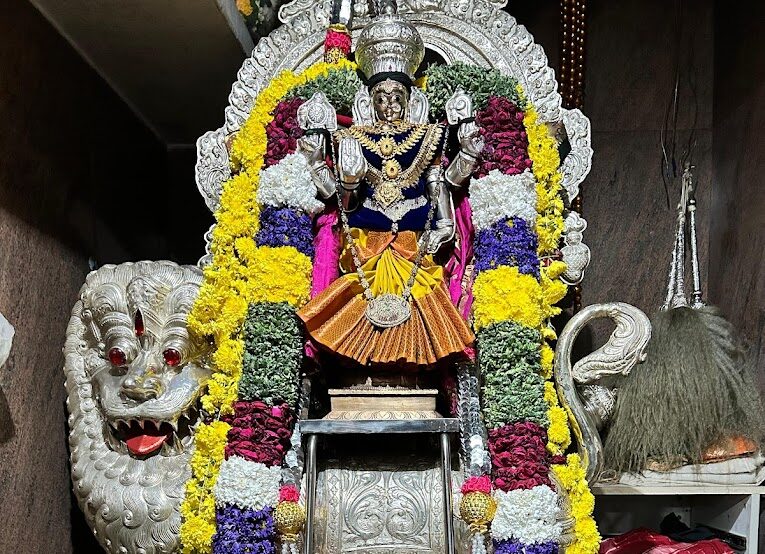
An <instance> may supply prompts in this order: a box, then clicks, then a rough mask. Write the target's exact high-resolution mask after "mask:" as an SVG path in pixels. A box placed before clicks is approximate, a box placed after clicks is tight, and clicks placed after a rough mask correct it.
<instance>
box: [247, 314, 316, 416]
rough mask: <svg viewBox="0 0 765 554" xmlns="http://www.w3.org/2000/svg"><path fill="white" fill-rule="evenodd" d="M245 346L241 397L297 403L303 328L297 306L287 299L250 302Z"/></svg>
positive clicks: (274, 402) (267, 401)
mask: <svg viewBox="0 0 765 554" xmlns="http://www.w3.org/2000/svg"><path fill="white" fill-rule="evenodd" d="M244 348H245V352H244V363H243V369H242V377H241V379H240V380H239V398H240V399H242V400H262V401H263V402H266V403H268V404H272V405H273V404H279V403H281V402H286V403H287V404H289V405H290V406H294V405H296V404H297V389H298V387H297V378H298V374H299V371H300V366H301V363H302V359H303V332H302V328H301V326H300V324H299V322H298V319H297V316H296V315H295V308H294V307H292V306H291V305H290V304H288V303H287V302H279V303H270V302H265V303H255V304H250V307H249V309H248V310H247V318H246V319H245V322H244Z"/></svg>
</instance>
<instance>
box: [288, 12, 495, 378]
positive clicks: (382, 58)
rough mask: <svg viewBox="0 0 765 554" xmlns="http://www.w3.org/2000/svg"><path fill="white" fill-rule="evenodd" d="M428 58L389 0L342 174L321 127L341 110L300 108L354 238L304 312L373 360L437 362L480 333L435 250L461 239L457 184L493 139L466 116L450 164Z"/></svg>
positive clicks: (364, 69) (318, 166) (373, 39)
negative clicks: (430, 95) (422, 70)
mask: <svg viewBox="0 0 765 554" xmlns="http://www.w3.org/2000/svg"><path fill="white" fill-rule="evenodd" d="M423 56H424V45H423V42H422V38H421V37H420V35H419V33H418V32H417V30H416V29H415V27H414V26H413V25H411V24H410V23H407V22H406V21H404V20H403V19H401V18H400V17H399V16H398V15H397V14H396V9H395V4H393V3H389V4H387V5H385V6H383V9H382V11H381V15H380V16H379V17H378V18H377V19H375V20H374V21H373V22H372V23H371V24H369V25H367V26H366V27H365V28H364V30H363V32H362V34H361V36H360V38H359V40H358V44H357V49H356V61H357V63H358V66H359V70H360V71H361V73H362V74H363V76H364V78H365V84H364V86H363V87H362V88H361V89H360V90H359V92H358V94H357V95H356V100H355V104H354V109H353V116H354V124H353V125H352V126H351V127H350V128H348V129H341V130H337V131H336V132H334V134H333V136H332V142H333V147H334V148H333V150H334V151H336V152H337V156H336V160H335V169H336V171H335V172H332V171H330V170H329V168H328V167H327V165H326V163H325V160H324V148H323V146H324V145H323V140H324V139H323V138H322V136H321V134H320V133H317V132H316V129H315V127H320V126H322V124H321V123H322V122H321V121H320V119H321V116H320V115H317V114H325V116H326V115H327V114H330V118H329V121H328V122H329V125H324V126H323V127H324V128H325V129H326V128H331V126H332V123H333V120H334V109H331V106H329V105H328V103H327V102H326V99H325V98H324V97H323V96H322V95H320V93H319V94H317V95H315V96H314V98H312V99H311V100H310V101H308V102H306V104H305V105H304V106H303V107H301V112H302V113H301V112H299V114H298V117H299V119H301V120H302V121H301V123H303V124H304V125H306V126H309V127H314V129H308V130H307V131H308V132H307V137H306V138H304V139H302V140H301V144H300V146H301V150H302V151H303V152H304V153H305V154H306V155H307V156H308V159H309V162H310V163H311V167H312V174H313V177H314V181H315V182H316V184H317V188H318V189H319V191H320V194H321V195H322V196H323V197H324V198H329V197H331V196H332V195H334V194H337V196H338V198H339V204H340V220H341V223H342V227H343V235H344V249H343V253H342V255H341V260H340V266H341V270H342V272H343V275H342V276H341V277H340V278H339V279H337V280H336V281H335V282H334V283H333V284H332V285H330V286H329V287H328V288H327V289H325V290H324V291H323V292H322V293H321V294H320V295H318V296H317V297H316V298H314V299H313V300H312V301H311V302H309V303H308V304H307V305H306V306H304V307H303V308H302V309H301V310H300V311H299V312H298V315H299V316H300V317H301V318H302V320H303V321H304V322H305V326H306V329H307V331H308V333H309V334H310V336H311V338H312V339H313V340H314V341H315V342H316V343H318V344H319V345H321V346H322V347H324V348H325V349H328V350H330V351H332V352H334V353H337V354H340V355H342V356H345V357H347V358H351V359H352V360H355V361H356V362H358V363H360V364H362V365H368V364H373V365H378V364H397V366H398V367H399V368H401V367H410V368H416V367H423V366H431V365H433V364H434V363H436V362H437V361H439V360H441V359H443V358H446V357H447V356H450V355H459V354H460V353H462V352H464V350H465V349H466V348H468V347H470V346H471V344H472V343H473V340H474V336H473V333H472V332H471V330H470V328H469V326H468V323H467V322H466V321H465V319H464V318H463V317H462V315H461V314H460V313H459V312H458V310H457V309H456V308H455V306H454V304H453V303H452V299H451V298H450V296H449V293H448V291H447V288H446V285H445V283H444V268H443V267H442V266H440V265H438V264H437V263H436V262H435V261H434V257H433V256H434V255H435V254H436V253H437V252H438V251H439V250H440V249H441V248H442V247H444V246H445V245H447V244H448V243H449V242H450V241H452V240H453V239H454V236H455V219H454V205H453V202H452V195H451V191H450V187H459V186H461V185H462V184H463V183H464V181H465V180H466V179H467V178H468V177H469V176H470V175H471V173H472V171H473V168H474V164H475V162H476V158H477V156H478V154H479V153H480V151H481V148H482V146H483V143H482V139H481V137H480V135H479V133H478V128H477V127H476V125H475V123H473V122H472V120H470V119H469V118H466V119H467V120H466V121H463V122H462V123H461V124H460V126H459V131H458V136H459V144H460V150H459V152H458V153H456V155H455V156H454V158H453V161H452V162H451V164H449V165H448V166H446V164H445V156H444V153H445V149H446V146H447V143H448V140H447V133H448V129H447V127H445V126H444V125H441V124H438V123H429V122H428V111H429V106H428V100H427V98H426V96H425V95H424V94H423V93H422V92H421V91H420V90H419V89H417V88H415V87H413V79H414V75H415V72H416V70H417V68H418V67H419V65H420V63H421V62H422V59H423ZM467 100H468V103H469V99H467ZM312 131H314V132H312Z"/></svg>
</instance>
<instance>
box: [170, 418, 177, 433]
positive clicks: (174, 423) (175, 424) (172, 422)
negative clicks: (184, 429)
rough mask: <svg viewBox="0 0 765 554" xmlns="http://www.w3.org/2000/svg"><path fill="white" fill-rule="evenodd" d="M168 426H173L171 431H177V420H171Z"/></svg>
mask: <svg viewBox="0 0 765 554" xmlns="http://www.w3.org/2000/svg"><path fill="white" fill-rule="evenodd" d="M170 426H171V427H172V428H173V431H176V432H177V431H178V420H177V419H176V420H175V421H171V422H170Z"/></svg>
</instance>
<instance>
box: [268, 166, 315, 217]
mask: <svg viewBox="0 0 765 554" xmlns="http://www.w3.org/2000/svg"><path fill="white" fill-rule="evenodd" d="M257 199H258V202H260V203H261V204H264V205H266V206H274V207H277V208H285V207H286V208H297V209H299V210H303V211H304V212H305V213H307V214H310V215H315V214H317V213H319V212H320V211H321V210H322V209H323V208H324V204H323V203H322V202H321V201H320V200H318V199H317V198H316V185H315V184H314V183H313V179H312V178H311V173H310V172H309V171H308V161H307V160H306V159H305V156H303V155H302V154H300V153H299V152H296V153H294V154H288V155H286V156H285V157H284V158H283V159H282V161H280V162H279V163H278V164H276V165H272V166H271V167H269V168H268V169H264V170H263V171H262V172H261V173H260V184H259V185H258V193H257Z"/></svg>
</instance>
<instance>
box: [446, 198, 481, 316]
mask: <svg viewBox="0 0 765 554" xmlns="http://www.w3.org/2000/svg"><path fill="white" fill-rule="evenodd" d="M454 203H455V208H454V223H455V226H456V229H455V233H456V238H457V240H456V241H455V246H454V252H453V253H452V256H451V258H449V261H448V262H447V263H446V265H444V275H445V277H446V282H447V284H448V286H449V295H450V296H451V298H452V302H453V303H454V305H455V306H457V308H458V309H459V311H460V313H461V314H462V317H464V318H465V319H468V318H469V317H470V309H471V308H472V306H473V287H472V283H471V282H468V281H469V280H470V275H468V274H467V268H468V265H469V264H470V262H471V261H472V259H473V239H474V238H475V229H474V228H473V211H472V210H471V208H470V200H469V199H468V197H467V193H466V192H464V191H461V192H459V193H458V195H455V198H454Z"/></svg>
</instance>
